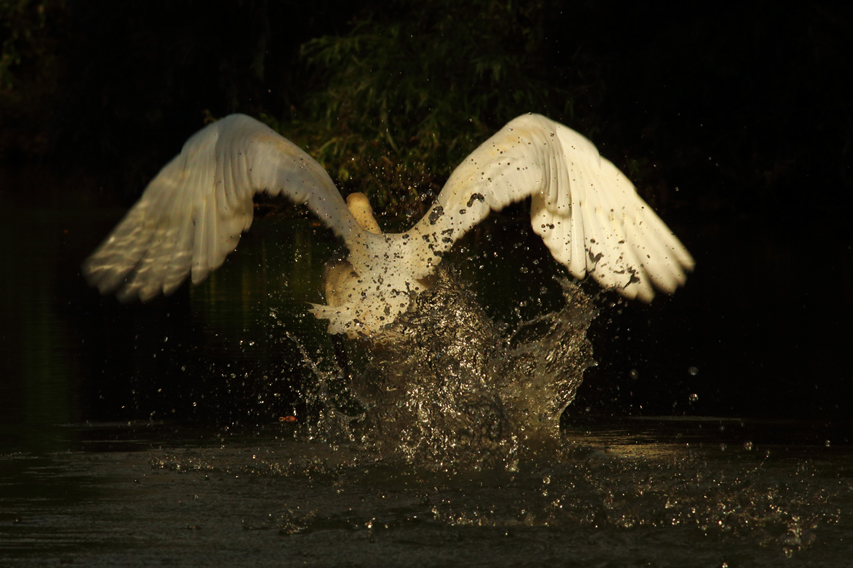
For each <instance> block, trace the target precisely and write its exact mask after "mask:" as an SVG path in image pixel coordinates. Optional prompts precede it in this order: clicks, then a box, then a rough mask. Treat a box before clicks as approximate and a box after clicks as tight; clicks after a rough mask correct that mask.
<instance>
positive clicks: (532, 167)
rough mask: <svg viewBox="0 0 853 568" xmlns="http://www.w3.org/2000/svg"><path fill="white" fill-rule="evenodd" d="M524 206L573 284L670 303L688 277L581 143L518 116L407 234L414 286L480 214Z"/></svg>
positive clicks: (649, 221) (686, 257)
mask: <svg viewBox="0 0 853 568" xmlns="http://www.w3.org/2000/svg"><path fill="white" fill-rule="evenodd" d="M528 196H531V197H532V198H533V201H532V204H531V221H532V223H533V229H534V231H535V232H536V233H537V234H539V235H540V236H541V237H542V239H543V240H544V241H545V244H547V245H548V248H549V249H550V250H551V254H553V256H554V258H556V259H557V260H558V261H560V262H561V263H562V264H563V265H565V266H566V267H567V268H568V269H569V271H570V272H571V273H572V275H573V276H575V277H577V278H584V277H585V276H586V275H587V274H590V275H592V277H593V278H595V279H596V280H597V281H598V282H599V283H600V284H602V285H603V286H605V287H607V288H615V289H617V290H618V291H619V292H620V293H621V294H622V295H624V296H626V297H629V298H634V297H639V298H640V299H642V300H645V301H650V300H651V299H652V298H653V297H654V289H653V288H652V285H654V286H655V287H657V288H659V289H660V290H663V291H665V292H670V293H671V292H673V291H674V290H675V289H676V288H677V287H678V286H679V285H682V284H683V283H684V280H685V271H689V270H692V268H693V264H694V263H693V258H692V257H691V256H690V253H688V252H687V249H685V248H684V246H683V245H682V244H681V242H679V240H678V239H677V238H676V237H675V236H674V235H673V234H672V231H670V230H669V228H668V227H667V226H666V225H665V224H664V223H663V221H661V220H660V218H659V217H658V216H657V215H656V214H655V213H654V211H652V209H651V208H650V207H649V206H648V205H647V204H646V203H645V202H644V201H643V200H642V199H641V198H640V196H639V195H637V192H636V190H635V189H634V186H633V185H632V184H631V182H630V181H628V179H627V178H626V177H625V175H624V174H622V172H620V171H619V170H618V169H617V168H616V167H615V166H614V165H613V164H612V163H610V162H609V161H608V160H606V159H605V158H602V157H601V156H600V155H599V154H598V150H596V148H595V146H593V144H592V143H591V142H590V141H589V140H587V139H586V138H584V137H583V136H581V135H580V134H578V133H577V132H575V131H573V130H571V129H569V128H567V127H565V126H563V125H562V124H558V123H556V122H554V121H552V120H549V119H547V118H545V117H544V116H540V115H524V116H520V117H518V118H516V119H515V120H513V121H512V122H510V123H509V124H507V125H506V126H505V127H503V129H501V130H500V131H499V132H498V133H497V134H495V135H494V136H492V137H491V138H490V139H489V140H487V141H486V142H484V143H483V144H482V145H481V146H480V147H479V148H477V149H476V150H475V151H474V152H473V153H472V154H471V155H470V156H468V158H466V159H465V161H464V162H463V163H462V164H461V165H460V166H459V167H457V168H456V170H455V171H454V172H453V174H452V175H451V176H450V179H449V180H448V181H447V184H446V185H445V186H444V189H443V190H442V191H441V193H440V194H439V196H438V198H437V199H436V203H435V204H434V205H433V206H432V208H431V209H430V211H429V213H428V214H427V215H426V216H425V217H424V218H423V219H422V220H421V221H420V222H419V223H418V224H417V225H416V226H415V227H414V228H413V229H412V231H410V233H412V236H413V237H414V238H413V239H411V242H414V243H417V244H418V247H419V248H420V249H421V255H420V256H421V257H422V258H424V259H425V263H424V269H423V274H419V276H424V275H425V274H426V273H428V272H429V271H431V269H432V266H433V265H435V264H438V262H440V255H441V253H443V252H444V251H446V250H447V249H449V248H450V247H451V246H452V244H453V242H454V241H455V240H456V239H458V238H459V237H461V236H462V235H463V234H465V232H467V231H468V230H470V229H471V228H472V227H474V225H476V224H477V223H479V222H480V221H482V220H483V219H484V218H485V217H486V216H487V215H488V214H489V211H490V210H492V209H494V210H499V209H502V208H503V207H505V206H506V205H508V204H510V203H512V202H515V201H520V200H522V199H524V198H526V197H528ZM425 248H428V251H427V252H426V253H424V252H423V251H424V249H425ZM430 257H432V258H430ZM435 257H438V258H435ZM433 258H434V260H433Z"/></svg>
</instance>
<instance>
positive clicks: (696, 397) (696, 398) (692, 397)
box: [687, 392, 699, 402]
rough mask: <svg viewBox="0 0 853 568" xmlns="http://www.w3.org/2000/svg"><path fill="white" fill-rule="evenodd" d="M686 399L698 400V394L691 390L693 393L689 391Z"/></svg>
mask: <svg viewBox="0 0 853 568" xmlns="http://www.w3.org/2000/svg"><path fill="white" fill-rule="evenodd" d="M687 399H688V400H689V401H690V402H696V401H697V400H699V395H698V394H696V393H695V392H693V393H690V396H688V397H687Z"/></svg>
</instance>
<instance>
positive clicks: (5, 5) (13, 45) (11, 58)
mask: <svg viewBox="0 0 853 568" xmlns="http://www.w3.org/2000/svg"><path fill="white" fill-rule="evenodd" d="M62 4H64V2H62V1H61V0H0V41H2V46H0V91H6V92H8V91H11V90H12V89H13V88H14V87H15V84H16V75H15V73H16V69H17V68H18V67H19V66H20V65H21V64H22V62H24V61H25V60H36V59H38V58H41V57H44V56H45V55H48V52H49V50H50V48H49V43H50V42H49V40H48V39H47V34H45V33H44V30H45V27H46V23H47V19H48V14H49V13H50V12H52V11H53V10H54V8H57V7H60V6H61V5H62Z"/></svg>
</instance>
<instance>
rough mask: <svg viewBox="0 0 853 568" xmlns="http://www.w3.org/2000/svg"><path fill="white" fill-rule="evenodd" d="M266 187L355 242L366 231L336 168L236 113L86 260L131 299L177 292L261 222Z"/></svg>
mask: <svg viewBox="0 0 853 568" xmlns="http://www.w3.org/2000/svg"><path fill="white" fill-rule="evenodd" d="M261 191H266V192H267V193H270V194H272V195H276V194H279V193H283V194H284V195H286V196H287V197H288V198H290V199H291V200H292V201H294V202H296V203H299V204H301V203H305V204H306V205H307V206H308V207H309V208H310V209H311V210H312V211H313V212H314V213H315V214H316V215H317V216H318V217H319V218H320V219H321V220H322V221H323V222H324V223H325V224H326V225H328V226H329V227H330V228H331V229H332V230H333V231H334V232H335V233H336V234H338V235H339V236H341V237H343V238H344V240H345V241H346V242H348V244H349V243H351V242H352V241H353V239H356V238H357V234H358V233H360V232H361V229H360V228H359V227H358V225H357V223H356V221H355V219H354V218H353V217H352V214H351V213H350V211H349V209H347V207H346V204H345V203H344V201H343V199H342V198H341V196H340V193H339V192H338V190H337V188H336V187H335V185H334V183H333V182H332V180H331V179H330V178H329V175H328V174H327V173H326V171H325V170H324V169H323V168H322V167H321V166H320V164H318V163H317V162H316V161H315V160H314V159H313V158H311V157H310V156H309V155H308V154H306V153H305V152H303V151H302V150H301V149H299V148H298V147H297V146H295V145H294V144H293V143H291V142H290V141H289V140H287V139H285V138H283V137H281V136H279V135H278V134H276V133H275V132H274V131H273V130H271V129H269V128H268V127H266V126H265V125H263V124H261V123H260V122H257V121H256V120H254V119H252V118H249V117H247V116H243V115H231V116H228V117H226V118H223V119H222V120H219V121H217V122H215V123H213V124H211V125H210V126H208V127H206V128H204V129H203V130H201V131H199V132H198V133H196V134H195V135H194V136H193V137H192V138H190V139H189V140H188V141H187V142H186V144H184V147H183V150H182V151H181V153H180V155H179V156H177V157H176V158H175V159H174V160H172V161H171V162H170V163H169V164H168V165H166V167H164V168H163V169H162V170H161V171H160V173H159V174H158V175H157V177H156V178H154V180H152V181H151V183H150V184H149V185H148V187H147V188H146V190H145V192H144V193H143V195H142V197H141V198H140V199H139V201H138V202H137V203H136V205H134V206H133V208H132V209H131V210H130V211H129V212H128V213H127V215H126V216H125V218H124V219H123V220H122V221H121V223H119V225H118V226H117V227H116V228H115V230H114V231H113V232H112V234H111V235H110V236H109V237H107V239H106V240H105V241H104V242H103V243H102V244H101V246H100V247H99V248H98V249H97V250H96V251H95V252H94V253H93V254H92V256H91V257H89V258H88V259H87V260H86V261H85V263H84V264H83V273H84V275H85V276H86V278H87V279H88V280H89V282H90V283H91V284H93V285H95V286H97V287H98V289H99V290H100V291H101V293H103V294H106V293H109V292H112V291H114V290H118V296H119V298H121V299H123V300H128V299H132V298H135V297H137V296H138V297H139V298H140V299H142V300H143V301H145V300H148V299H150V298H152V297H154V296H156V295H157V294H159V293H161V292H162V293H165V294H169V293H170V292H172V291H174V290H175V289H176V288H177V287H178V286H179V285H180V284H181V282H183V281H184V280H185V279H186V277H187V276H188V275H189V274H190V272H191V273H192V281H193V283H198V282H201V281H202V280H204V279H205V278H206V277H207V275H208V273H210V272H211V271H212V270H215V269H216V268H218V267H219V266H220V265H221V264H222V263H223V262H224V260H225V257H226V256H227V255H228V254H229V253H230V252H231V251H233V250H234V248H235V247H236V246H237V243H238V242H239V240H240V233H241V232H243V231H245V230H246V229H248V228H249V226H250V225H251V224H252V211H253V207H252V197H253V195H254V194H255V193H259V192H261Z"/></svg>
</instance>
